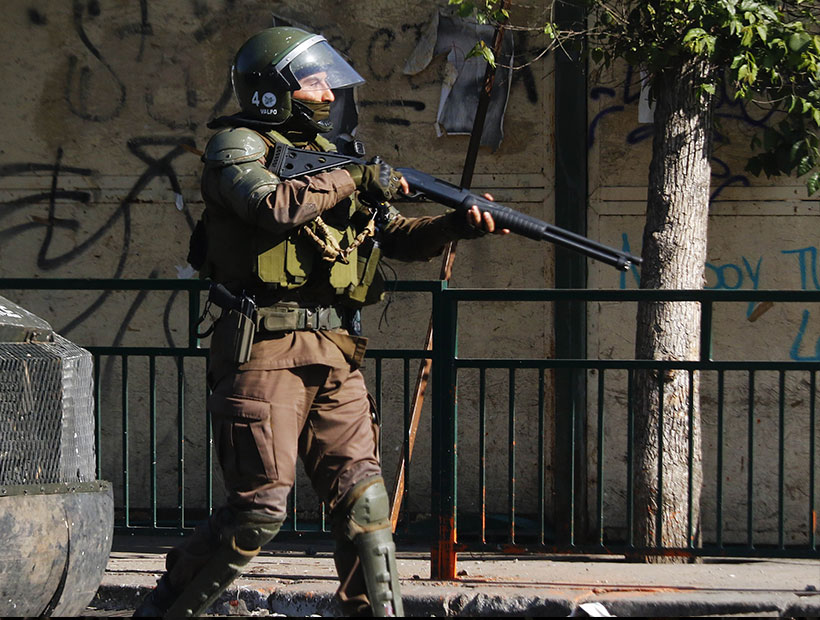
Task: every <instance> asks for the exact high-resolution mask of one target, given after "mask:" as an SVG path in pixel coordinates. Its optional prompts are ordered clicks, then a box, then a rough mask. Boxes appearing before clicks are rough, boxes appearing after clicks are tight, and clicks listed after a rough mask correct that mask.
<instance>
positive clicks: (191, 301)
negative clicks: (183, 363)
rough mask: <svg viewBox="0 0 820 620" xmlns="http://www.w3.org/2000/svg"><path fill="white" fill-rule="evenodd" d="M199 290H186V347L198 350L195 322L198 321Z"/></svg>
mask: <svg viewBox="0 0 820 620" xmlns="http://www.w3.org/2000/svg"><path fill="white" fill-rule="evenodd" d="M199 293H200V291H199V289H198V288H193V287H192V288H190V289H188V347H189V348H191V349H198V348H199V336H197V333H196V329H197V321H199Z"/></svg>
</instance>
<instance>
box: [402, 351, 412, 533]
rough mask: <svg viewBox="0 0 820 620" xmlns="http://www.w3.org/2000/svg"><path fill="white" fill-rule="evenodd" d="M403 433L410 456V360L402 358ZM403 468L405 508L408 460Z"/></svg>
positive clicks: (406, 517)
mask: <svg viewBox="0 0 820 620" xmlns="http://www.w3.org/2000/svg"><path fill="white" fill-rule="evenodd" d="M403 394H404V429H403V430H404V432H403V433H402V437H403V441H404V454H410V452H411V448H410V425H411V422H412V421H411V409H410V359H409V358H407V357H406V358H404V392H403ZM402 466H403V467H404V485H403V487H404V488H403V490H402V495H403V497H404V499H403V500H402V504H404V506H407V496H408V495H409V493H410V459H407V458H405V459H404V462H403V463H402ZM404 523H405V525H408V526H409V525H410V511H409V510H405V511H404Z"/></svg>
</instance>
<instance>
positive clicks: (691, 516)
mask: <svg viewBox="0 0 820 620" xmlns="http://www.w3.org/2000/svg"><path fill="white" fill-rule="evenodd" d="M688 398H689V404H688V405H687V410H688V411H687V413H688V419H689V436H688V439H689V441H688V444H689V451H688V455H689V456H688V459H687V466H688V472H687V473H688V480H687V484H686V503H687V506H688V507H689V508H688V511H687V515H686V540H687V541H689V542H688V546H689V548H690V549H693V548H694V547H695V531H694V530H695V528H694V524H695V508H694V506H693V505H692V499H693V497H694V490H695V489H694V480H693V479H694V468H695V371H693V370H690V371H689V390H688Z"/></svg>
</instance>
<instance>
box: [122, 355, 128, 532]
mask: <svg viewBox="0 0 820 620" xmlns="http://www.w3.org/2000/svg"><path fill="white" fill-rule="evenodd" d="M121 359H122V368H121V374H122V381H121V384H120V386H121V389H122V492H123V510H124V512H125V527H131V489H130V475H131V474H130V472H131V469H130V468H129V466H128V460H129V459H128V356H127V355H123V356H122V357H121Z"/></svg>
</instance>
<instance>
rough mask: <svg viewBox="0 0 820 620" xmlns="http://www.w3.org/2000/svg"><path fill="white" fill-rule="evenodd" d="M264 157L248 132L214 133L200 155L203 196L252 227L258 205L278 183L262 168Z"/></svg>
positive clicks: (261, 145) (255, 136)
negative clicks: (202, 167)
mask: <svg viewBox="0 0 820 620" xmlns="http://www.w3.org/2000/svg"><path fill="white" fill-rule="evenodd" d="M266 154H267V145H266V143H265V142H264V140H262V138H261V136H259V134H257V133H256V132H255V131H252V130H250V129H245V128H243V127H234V128H231V129H225V130H223V131H220V132H218V133H216V134H214V136H213V137H212V138H211V139H210V141H209V142H208V145H207V146H206V147H205V152H204V154H203V155H202V161H203V163H204V164H205V171H204V172H203V175H202V194H203V196H204V197H206V198H210V199H211V200H213V201H214V202H218V203H220V204H222V205H224V206H226V207H228V208H229V209H230V210H232V211H233V212H235V213H236V214H237V215H238V216H239V217H240V218H241V219H243V220H244V221H246V222H248V223H249V224H254V223H255V222H256V212H257V209H258V208H259V205H260V204H261V203H262V202H263V201H264V199H265V197H266V196H267V195H268V194H270V193H271V192H273V191H275V190H276V187H277V186H278V185H279V182H280V180H279V177H277V176H276V175H274V174H273V173H271V172H270V171H268V170H267V168H265V165H264V158H265V155H266Z"/></svg>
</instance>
